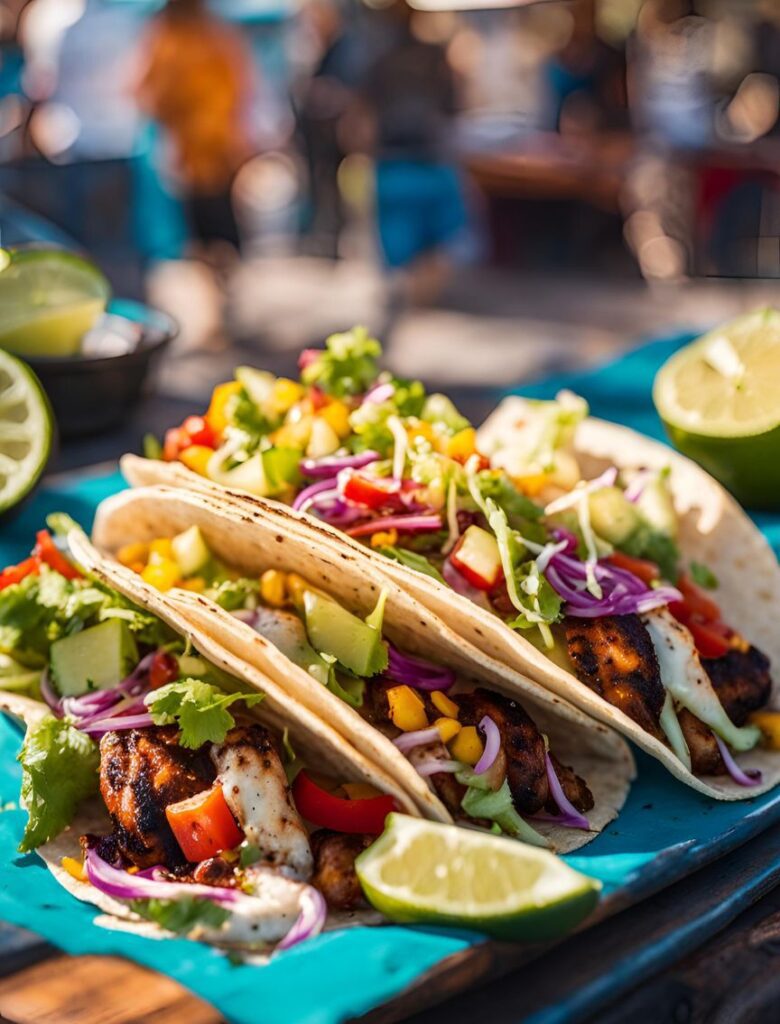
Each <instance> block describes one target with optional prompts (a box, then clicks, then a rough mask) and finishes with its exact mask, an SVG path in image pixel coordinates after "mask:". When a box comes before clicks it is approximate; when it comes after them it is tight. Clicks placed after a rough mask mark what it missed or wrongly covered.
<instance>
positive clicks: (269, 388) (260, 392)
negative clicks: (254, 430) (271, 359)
mask: <svg viewBox="0 0 780 1024" xmlns="http://www.w3.org/2000/svg"><path fill="white" fill-rule="evenodd" d="M236 380H237V381H238V382H239V384H241V385H242V387H243V388H244V390H245V391H246V393H247V394H248V395H249V397H250V398H251V399H252V401H253V402H254V403H255V405H256V406H257V407H258V408H259V409H260V411H261V412H265V409H264V406H265V404H266V403H267V402H268V400H269V399H270V398H271V396H272V395H273V390H274V384H275V383H276V377H274V375H273V374H272V373H268V371H267V370H256V369H255V368H254V367H253V366H239V367H238V368H237V370H236Z"/></svg>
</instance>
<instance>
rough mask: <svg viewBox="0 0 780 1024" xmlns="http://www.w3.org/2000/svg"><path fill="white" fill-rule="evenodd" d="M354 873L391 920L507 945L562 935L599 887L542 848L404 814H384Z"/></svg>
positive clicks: (584, 914) (590, 906) (579, 918)
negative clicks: (477, 934) (468, 932)
mask: <svg viewBox="0 0 780 1024" xmlns="http://www.w3.org/2000/svg"><path fill="white" fill-rule="evenodd" d="M355 867H356V869H357V874H358V878H359V879H360V884H361V885H362V886H363V891H364V892H365V894H366V897H367V898H368V900H369V902H370V903H371V904H372V906H374V907H375V908H376V909H377V910H379V911H381V913H383V914H384V915H385V916H386V917H388V918H389V919H390V920H391V921H398V922H400V923H404V924H444V925H450V926H455V927H460V928H471V929H474V930H476V931H481V932H485V933H486V934H487V935H492V936H494V937H495V938H500V939H507V940H510V941H522V942H547V941H549V940H551V939H555V938H559V937H560V936H562V935H565V934H566V933H567V932H568V931H570V930H571V929H572V928H574V927H575V926H576V925H577V924H579V923H580V921H582V920H583V919H584V918H585V917H587V915H588V914H589V913H590V912H591V911H592V910H593V908H594V907H595V906H596V903H597V902H598V894H599V890H600V889H601V883H600V882H597V881H596V880H595V879H592V878H588V877H586V876H585V875H581V874H580V873H579V872H577V871H574V870H573V869H572V868H570V867H569V866H568V865H567V864H565V863H564V862H563V861H562V860H561V859H560V858H558V857H556V856H555V855H554V854H552V853H549V852H547V851H546V850H541V849H538V848H537V847H532V846H526V845H524V844H523V843H519V842H516V841H514V840H510V839H504V838H502V837H500V836H494V835H489V834H488V833H484V832H476V831H473V830H470V829H464V828H457V827H456V826H454V825H439V824H436V823H434V822H429V821H421V820H420V819H418V818H410V817H407V816H406V815H403V814H391V815H390V816H389V818H388V821H387V828H386V829H385V831H384V832H383V833H382V835H381V836H380V837H379V839H378V840H377V841H376V842H375V843H374V844H373V845H372V846H370V847H369V848H368V849H367V850H366V851H365V852H364V853H361V854H360V856H359V857H358V858H357V860H356V861H355Z"/></svg>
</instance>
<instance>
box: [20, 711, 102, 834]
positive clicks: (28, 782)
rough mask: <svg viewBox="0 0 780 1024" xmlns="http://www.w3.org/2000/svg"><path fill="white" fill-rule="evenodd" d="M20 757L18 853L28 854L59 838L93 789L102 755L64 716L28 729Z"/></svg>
mask: <svg viewBox="0 0 780 1024" xmlns="http://www.w3.org/2000/svg"><path fill="white" fill-rule="evenodd" d="M18 761H19V762H20V764H21V766H22V790H21V802H22V806H23V807H24V808H26V810H27V814H28V819H27V825H26V827H25V830H24V835H23V837H22V841H21V843H20V844H19V852H20V853H29V852H30V850H35V849H36V848H37V847H38V846H40V845H41V844H42V843H46V842H48V841H49V840H51V839H54V837H55V836H58V835H59V834H60V832H62V830H63V829H64V828H66V827H67V826H68V825H70V823H71V821H72V820H73V815H74V814H75V812H76V809H77V808H78V806H79V804H80V803H81V802H82V800H85V799H86V798H87V797H88V796H92V795H93V794H94V793H97V791H98V767H99V765H100V754H99V752H98V748H97V745H96V744H95V743H94V741H93V740H91V739H90V738H89V736H87V735H85V734H84V733H83V732H79V730H78V729H76V728H75V727H74V726H73V725H72V724H71V723H70V722H69V721H68V720H67V719H59V718H54V716H53V715H52V716H48V715H47V716H46V718H43V719H42V720H41V721H40V722H39V723H38V724H37V725H35V726H33V727H32V728H30V729H28V730H27V735H26V736H25V739H24V745H23V746H22V749H21V751H20V753H19V757H18Z"/></svg>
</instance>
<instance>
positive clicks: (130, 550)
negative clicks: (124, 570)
mask: <svg viewBox="0 0 780 1024" xmlns="http://www.w3.org/2000/svg"><path fill="white" fill-rule="evenodd" d="M148 557H149V545H148V544H144V543H143V542H142V541H137V542H136V543H135V544H125V545H124V546H123V547H121V548H120V549H119V551H117V553H116V560H117V562H119V563H120V565H126V566H127V567H128V568H130V569H132V568H133V566H134V565H135V564H136V563H137V562H141V564H142V566H143V565H146V560H147V558H148Z"/></svg>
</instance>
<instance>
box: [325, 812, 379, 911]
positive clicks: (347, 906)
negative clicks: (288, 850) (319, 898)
mask: <svg viewBox="0 0 780 1024" xmlns="http://www.w3.org/2000/svg"><path fill="white" fill-rule="evenodd" d="M373 841H374V836H368V835H357V834H355V835H347V834H345V833H343V832H331V831H329V830H328V829H319V830H318V831H317V832H315V833H314V834H313V835H312V837H311V848H312V853H313V855H314V875H313V876H312V880H311V881H312V885H314V886H316V887H317V888H318V889H319V890H320V892H321V893H322V894H323V896H324V897H325V899H326V900H327V903H328V906H329V907H331V908H333V909H334V910H354V909H355V908H356V907H364V906H366V901H365V898H364V896H363V891H362V889H361V888H360V883H359V882H358V878H357V874H356V872H355V858H356V857H357V856H358V854H360V853H362V852H363V850H365V849H366V848H367V847H368V846H370V845H371V843H372V842H373Z"/></svg>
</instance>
